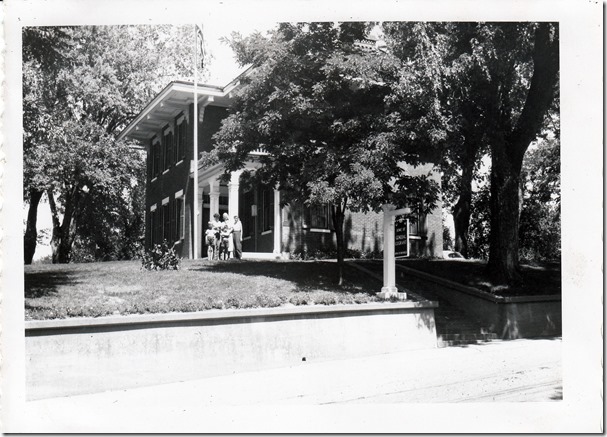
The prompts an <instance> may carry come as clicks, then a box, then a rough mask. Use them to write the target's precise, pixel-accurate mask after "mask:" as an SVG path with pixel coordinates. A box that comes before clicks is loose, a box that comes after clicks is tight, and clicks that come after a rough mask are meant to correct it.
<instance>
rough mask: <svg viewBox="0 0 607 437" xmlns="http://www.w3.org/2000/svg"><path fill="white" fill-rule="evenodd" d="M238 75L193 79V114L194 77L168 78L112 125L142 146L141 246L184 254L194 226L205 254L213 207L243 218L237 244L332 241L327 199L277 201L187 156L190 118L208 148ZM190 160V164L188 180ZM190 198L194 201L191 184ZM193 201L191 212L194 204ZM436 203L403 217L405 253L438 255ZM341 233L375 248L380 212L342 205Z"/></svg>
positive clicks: (189, 250) (259, 249)
mask: <svg viewBox="0 0 607 437" xmlns="http://www.w3.org/2000/svg"><path fill="white" fill-rule="evenodd" d="M238 84H239V82H238V78H237V79H235V80H234V81H232V82H230V83H229V84H227V85H226V86H224V87H217V86H210V85H198V86H197V87H196V98H197V106H198V114H196V115H195V114H194V85H193V84H192V83H188V82H181V81H176V82H172V83H170V84H169V85H167V86H166V87H165V88H164V89H163V90H162V91H161V92H160V93H158V95H156V97H154V99H152V101H151V102H150V103H149V104H148V105H147V106H146V107H145V108H144V109H143V110H142V111H141V113H140V114H139V115H138V116H137V117H136V118H135V119H134V120H133V121H132V122H131V123H130V124H129V125H128V126H127V127H126V128H125V129H124V130H123V131H122V132H121V133H120V135H119V137H118V138H119V139H135V140H138V141H139V142H141V143H142V145H144V146H145V148H146V151H147V181H146V221H145V223H146V235H145V239H146V246H147V247H150V246H151V245H153V244H155V243H159V242H161V241H163V240H165V239H166V240H167V241H168V242H169V243H170V244H173V243H175V247H176V248H177V250H178V252H179V253H180V255H181V256H182V257H184V258H192V257H193V256H194V247H195V245H194V244H193V238H194V226H196V227H197V228H198V229H197V235H198V238H199V239H200V243H199V245H198V254H197V257H201V256H202V255H203V254H206V250H205V247H204V242H203V239H204V230H205V228H206V224H207V223H208V221H209V218H210V217H212V216H213V214H214V213H215V212H219V213H224V212H227V213H228V214H229V215H230V217H233V216H234V215H238V216H239V217H240V219H241V221H242V225H243V252H245V256H247V253H252V252H254V253H257V254H259V255H261V254H268V256H270V254H271V255H272V256H283V257H284V256H288V254H293V253H302V252H304V251H307V252H309V253H313V252H314V251H316V250H324V251H329V250H332V249H334V248H335V240H336V238H335V232H334V229H333V226H332V221H331V218H330V215H329V214H330V208H329V207H328V205H319V206H312V207H309V208H304V207H303V206H299V205H287V206H285V207H281V206H280V192H279V191H277V190H275V189H273V188H272V187H263V186H253V187H251V186H249V185H248V184H244V183H241V181H242V180H243V179H244V178H243V177H242V176H243V171H239V172H234V173H232V175H231V180H230V182H229V183H227V184H223V183H221V182H220V181H219V177H220V176H221V175H222V174H223V168H222V166H221V165H215V166H211V167H204V166H203V164H202V162H201V161H199V160H195V159H194V141H193V137H194V133H193V132H194V129H193V127H194V125H193V123H198V126H197V129H198V150H199V152H203V151H210V150H212V148H213V139H212V137H213V134H214V133H215V132H217V130H218V129H219V127H220V125H221V120H222V119H223V118H224V117H226V115H227V114H228V110H229V107H230V101H231V93H232V92H233V91H234V89H235V88H236V87H237V86H238ZM262 153H264V152H263V151H261V150H259V151H258V152H257V153H252V154H250V156H249V161H248V162H247V165H246V168H245V169H244V172H247V171H255V168H256V167H257V166H258V165H259V164H258V163H257V161H256V158H258V156H259V155H260V154H262ZM194 165H197V166H198V169H197V180H196V181H194V173H195V172H194ZM407 170H408V171H410V173H411V174H412V175H418V174H428V175H429V177H431V178H433V179H435V180H436V181H437V182H439V183H440V177H439V175H438V173H437V172H436V171H433V170H432V166H428V165H427V166H423V167H418V168H413V167H407ZM195 183H196V184H198V202H194V184H195ZM196 204H197V205H198V211H197V214H195V211H194V208H195V205H196ZM440 211H441V209H440V205H439V206H438V207H437V208H436V209H435V210H434V211H433V212H432V213H431V214H429V215H427V216H423V217H420V218H419V219H418V220H417V221H410V222H409V223H407V227H408V232H407V233H406V243H407V244H406V251H402V252H401V255H406V256H440V254H441V253H442V221H441V213H440ZM345 241H346V242H347V247H348V248H349V249H353V250H358V251H361V252H376V253H378V252H381V251H382V247H383V241H382V213H367V214H364V213H352V212H350V213H347V215H346V220H345Z"/></svg>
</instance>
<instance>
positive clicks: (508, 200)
mask: <svg viewBox="0 0 607 437" xmlns="http://www.w3.org/2000/svg"><path fill="white" fill-rule="evenodd" d="M491 152H492V153H491V155H492V158H491V200H490V205H491V235H490V239H489V262H488V264H487V270H488V272H489V275H490V276H491V278H492V279H493V281H494V283H495V284H496V285H514V286H515V285H519V284H521V283H522V278H521V276H520V273H519V259H518V246H519V243H518V225H519V217H520V214H519V208H520V203H519V188H520V174H521V165H520V164H518V165H517V163H513V162H511V160H510V159H509V157H508V154H507V153H506V150H505V147H499V146H497V147H492V150H491Z"/></svg>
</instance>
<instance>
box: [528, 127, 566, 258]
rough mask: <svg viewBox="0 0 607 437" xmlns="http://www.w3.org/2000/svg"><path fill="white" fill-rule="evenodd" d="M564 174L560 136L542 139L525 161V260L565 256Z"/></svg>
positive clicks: (530, 151)
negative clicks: (562, 235)
mask: <svg viewBox="0 0 607 437" xmlns="http://www.w3.org/2000/svg"><path fill="white" fill-rule="evenodd" d="M560 174H561V171H560V143H559V141H558V138H555V137H548V138H543V139H541V140H540V141H538V143H537V146H536V147H534V148H533V149H531V150H529V151H528V153H527V154H526V155H525V160H524V161H523V175H522V179H523V187H524V190H523V207H522V210H521V218H520V226H519V238H520V241H521V245H520V257H521V258H522V259H523V260H526V261H545V260H558V259H560V257H561V192H560V182H561V177H560Z"/></svg>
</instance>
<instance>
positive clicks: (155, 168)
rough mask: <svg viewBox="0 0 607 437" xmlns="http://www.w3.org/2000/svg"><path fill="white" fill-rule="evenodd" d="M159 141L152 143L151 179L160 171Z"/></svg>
mask: <svg viewBox="0 0 607 437" xmlns="http://www.w3.org/2000/svg"><path fill="white" fill-rule="evenodd" d="M160 160H161V155H160V142H158V141H156V142H153V143H152V179H153V178H155V177H156V176H158V174H159V173H160Z"/></svg>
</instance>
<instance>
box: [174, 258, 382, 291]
mask: <svg viewBox="0 0 607 437" xmlns="http://www.w3.org/2000/svg"><path fill="white" fill-rule="evenodd" d="M184 269H185V270H189V271H195V272H204V273H210V274H213V273H233V274H238V275H244V276H264V277H267V278H272V279H280V280H284V281H288V282H291V283H293V284H295V285H296V286H297V288H298V289H300V290H301V291H308V290H309V289H316V290H326V291H338V292H339V291H343V292H362V291H363V290H355V288H356V286H358V285H360V284H363V285H364V284H370V283H371V280H370V279H369V278H365V277H364V276H362V275H361V274H360V272H358V271H357V270H355V269H352V268H349V267H348V266H346V267H345V270H344V278H345V283H344V286H342V287H340V286H338V285H337V284H338V280H339V272H338V268H337V264H336V263H335V262H334V261H323V260H319V261H283V260H240V261H238V260H228V261H212V262H209V261H203V262H202V264H195V265H191V266H188V267H184ZM363 288H364V287H363ZM369 288H370V289H369V290H366V291H367V292H375V291H376V288H378V287H377V286H373V287H369Z"/></svg>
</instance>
